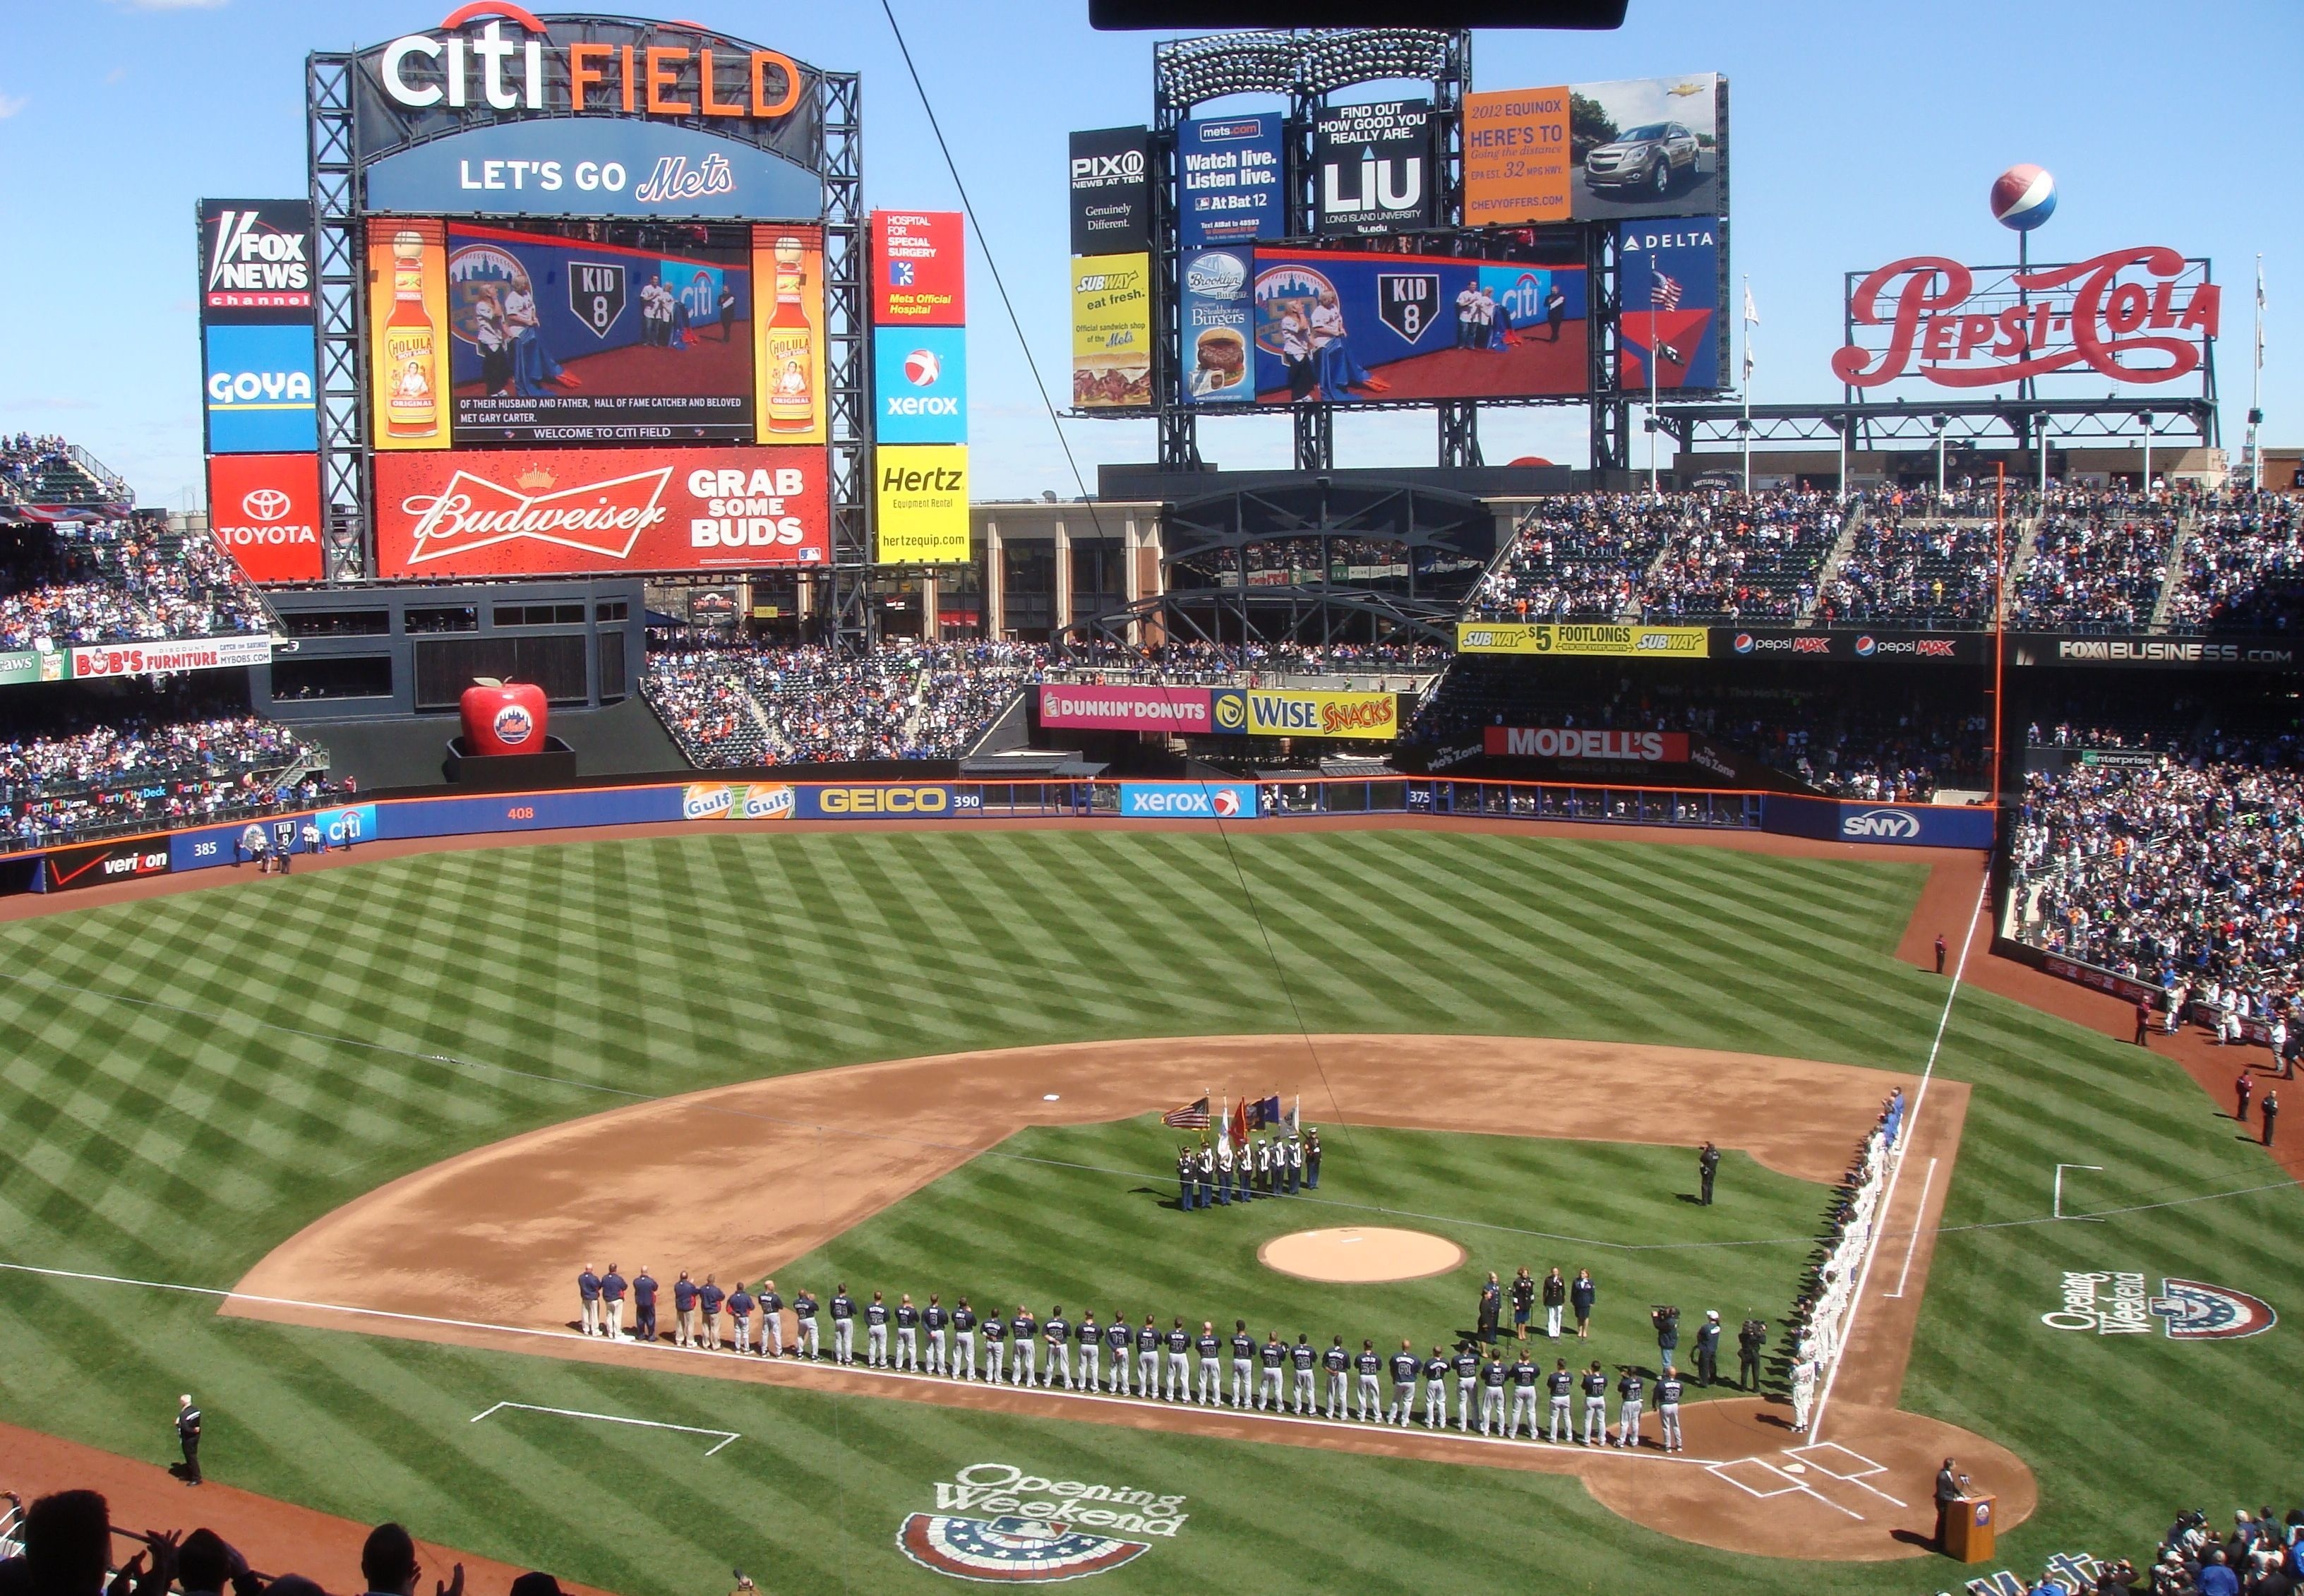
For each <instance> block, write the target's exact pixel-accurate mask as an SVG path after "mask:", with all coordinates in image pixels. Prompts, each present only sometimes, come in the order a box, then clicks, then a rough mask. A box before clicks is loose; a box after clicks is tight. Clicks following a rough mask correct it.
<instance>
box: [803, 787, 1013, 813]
mask: <svg viewBox="0 0 2304 1596" xmlns="http://www.w3.org/2000/svg"><path fill="white" fill-rule="evenodd" d="M794 794H795V796H796V798H797V800H798V802H799V813H800V819H803V820H934V819H953V817H955V816H968V815H971V814H975V813H977V812H978V811H981V810H982V809H983V807H984V795H983V794H981V793H979V792H978V791H976V790H974V789H973V788H970V789H965V790H963V789H962V788H960V787H955V786H951V785H946V784H944V783H943V782H887V783H875V784H872V785H855V786H835V785H824V786H816V785H809V786H802V787H799V788H796V789H794Z"/></svg>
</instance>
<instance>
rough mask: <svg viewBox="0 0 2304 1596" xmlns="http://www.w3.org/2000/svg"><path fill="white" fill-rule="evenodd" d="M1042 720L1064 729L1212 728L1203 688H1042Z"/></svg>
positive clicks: (1201, 731) (1187, 730) (1095, 685)
mask: <svg viewBox="0 0 2304 1596" xmlns="http://www.w3.org/2000/svg"><path fill="white" fill-rule="evenodd" d="M1039 714H1040V724H1041V725H1042V726H1051V727H1061V728H1063V729H1066V730H1077V731H1102V732H1176V733H1180V734H1194V733H1197V734H1205V733H1207V732H1211V731H1214V730H1215V729H1216V726H1215V722H1214V721H1213V720H1212V718H1211V717H1210V714H1209V709H1208V690H1207V688H1205V687H1123V686H1105V685H1102V684H1100V683H1088V684H1083V685H1080V686H1072V685H1064V686H1057V685H1053V684H1051V685H1049V686H1045V687H1043V688H1041V689H1040V693H1039Z"/></svg>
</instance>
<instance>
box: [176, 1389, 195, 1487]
mask: <svg viewBox="0 0 2304 1596" xmlns="http://www.w3.org/2000/svg"><path fill="white" fill-rule="evenodd" d="M176 1444H177V1445H178V1446H180V1447H183V1449H184V1469H183V1474H184V1483H185V1484H187V1485H198V1484H199V1482H200V1410H199V1408H196V1407H194V1406H193V1405H192V1396H191V1392H189V1391H187V1392H185V1393H184V1394H183V1395H182V1396H179V1397H177V1398H176Z"/></svg>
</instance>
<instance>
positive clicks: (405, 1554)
mask: <svg viewBox="0 0 2304 1596" xmlns="http://www.w3.org/2000/svg"><path fill="white" fill-rule="evenodd" d="M422 1572H423V1568H422V1565H420V1564H419V1563H418V1562H417V1560H416V1541H415V1540H414V1538H413V1537H411V1535H410V1534H409V1532H407V1531H406V1530H404V1529H402V1528H401V1526H400V1525H398V1524H378V1525H377V1526H376V1528H374V1529H372V1530H370V1531H369V1532H368V1542H367V1544H366V1545H364V1546H362V1547H361V1548H360V1577H361V1578H362V1579H364V1580H366V1581H367V1582H368V1596H416V1580H417V1576H418V1575H419V1574H420V1573H422ZM433 1592H434V1596H463V1593H464V1566H463V1565H462V1563H459V1564H457V1565H456V1566H455V1569H454V1571H453V1573H452V1574H450V1575H449V1577H448V1580H447V1583H445V1584H443V1583H435V1584H434V1585H433Z"/></svg>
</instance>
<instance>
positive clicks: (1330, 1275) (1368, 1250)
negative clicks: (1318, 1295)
mask: <svg viewBox="0 0 2304 1596" xmlns="http://www.w3.org/2000/svg"><path fill="white" fill-rule="evenodd" d="M1256 1256H1257V1259H1258V1261H1259V1262H1261V1263H1263V1264H1264V1265H1265V1267H1266V1268H1267V1269H1278V1270H1279V1271H1280V1272H1281V1273H1282V1274H1283V1275H1294V1276H1295V1277H1296V1278H1299V1279H1300V1280H1330V1281H1335V1282H1337V1283H1339V1284H1343V1285H1349V1286H1367V1285H1373V1284H1375V1283H1376V1282H1377V1281H1380V1280H1421V1279H1423V1278H1425V1277H1426V1276H1427V1275H1444V1274H1446V1273H1447V1272H1448V1271H1449V1270H1450V1269H1454V1268H1455V1267H1456V1266H1457V1265H1458V1264H1460V1263H1461V1262H1463V1261H1464V1249H1463V1248H1461V1247H1460V1246H1458V1245H1457V1244H1455V1243H1454V1242H1451V1241H1443V1240H1442V1239H1441V1238H1440V1237H1438V1236H1436V1235H1425V1234H1424V1233H1423V1232H1422V1231H1420V1230H1387V1229H1385V1228H1383V1227H1376V1228H1363V1227H1360V1226H1357V1225H1355V1226H1347V1227H1344V1228H1343V1229H1341V1230H1300V1231H1298V1232H1296V1233H1295V1234H1294V1235H1281V1236H1275V1237H1274V1238H1273V1239H1272V1240H1270V1241H1268V1242H1266V1243H1265V1244H1264V1245H1262V1246H1261V1247H1258V1249H1257V1250H1256Z"/></svg>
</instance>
